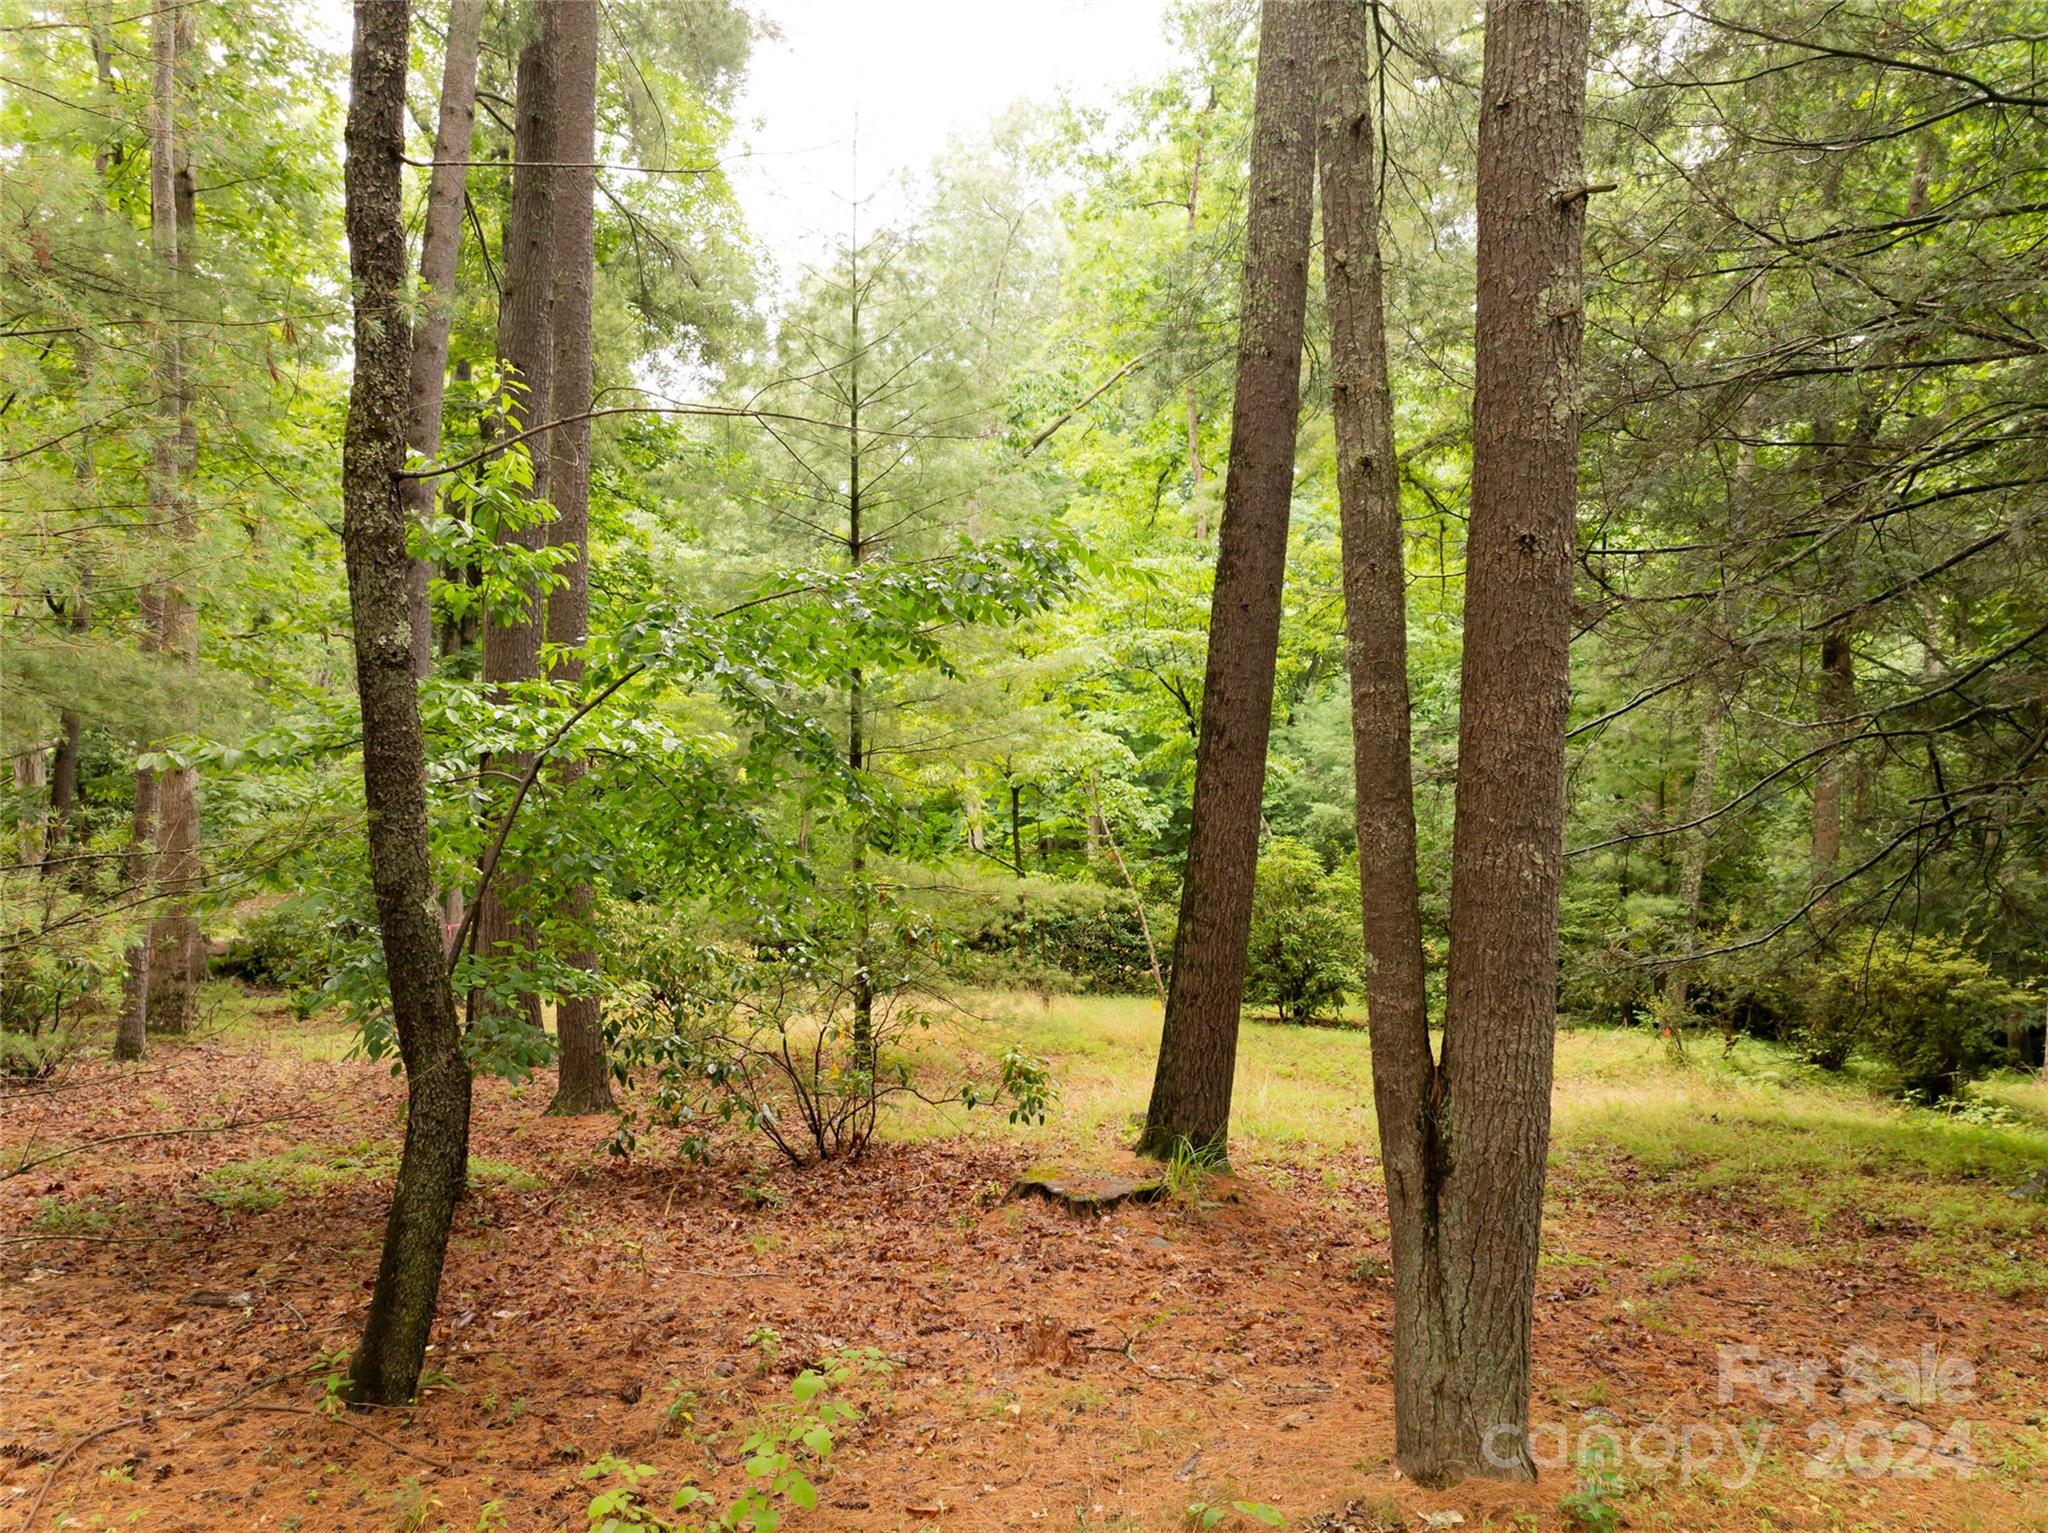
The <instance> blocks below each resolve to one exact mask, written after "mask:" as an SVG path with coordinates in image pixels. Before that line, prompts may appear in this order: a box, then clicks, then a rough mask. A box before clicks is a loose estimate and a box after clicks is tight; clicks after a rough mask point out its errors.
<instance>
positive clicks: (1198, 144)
mask: <svg viewBox="0 0 2048 1533" xmlns="http://www.w3.org/2000/svg"><path fill="white" fill-rule="evenodd" d="M1215 115H1216V92H1215V89H1214V88H1213V87H1212V88H1211V89H1210V91H1209V100H1208V102H1207V104H1206V105H1204V106H1203V108H1202V125H1201V127H1200V128H1198V129H1197V130H1196V132H1195V157H1194V162H1193V163H1192V164H1190V165H1189V166H1188V254H1189V256H1190V257H1192V256H1193V255H1194V251H1195V239H1196V234H1197V231H1198V230H1199V228H1200V221H1199V219H1198V218H1197V212H1198V210H1199V209H1200V207H1201V202H1202V158H1203V155H1204V153H1205V152H1206V150H1207V149H1208V147H1209V123H1210V120H1211V119H1212V118H1214V117H1215ZM1187 396H1188V400H1187V403H1188V485H1189V494H1190V495H1191V496H1192V497H1193V499H1194V502H1195V541H1196V542H1198V543H1206V542H1208V541H1209V504H1208V502H1207V501H1206V500H1204V499H1203V498H1202V486H1203V484H1204V483H1206V482H1207V480H1208V477H1209V476H1208V474H1207V472H1206V471H1205V470H1204V468H1203V466H1202V413H1201V410H1200V407H1199V406H1198V404H1197V402H1196V399H1195V380H1194V375H1193V374H1190V375H1189V376H1188V382H1187Z"/></svg>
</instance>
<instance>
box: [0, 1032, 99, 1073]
mask: <svg viewBox="0 0 2048 1533" xmlns="http://www.w3.org/2000/svg"><path fill="white" fill-rule="evenodd" d="M78 1045H79V1037H78V1034H76V1033H74V1032H71V1031H70V1030H69V1029H60V1030H58V1031H55V1032H44V1033H17V1032H12V1031H9V1030H8V1029H6V1028H0V1081H11V1082H13V1083H14V1084H16V1085H21V1086H26V1085H29V1084H31V1083H33V1082H35V1081H40V1080H47V1079H49V1077H51V1076H53V1075H55V1074H56V1073H57V1072H58V1070H60V1069H61V1068H62V1067H63V1065H64V1061H65V1060H67V1059H69V1058H70V1057H71V1056H72V1054H74V1053H75V1052H77V1049H78Z"/></svg>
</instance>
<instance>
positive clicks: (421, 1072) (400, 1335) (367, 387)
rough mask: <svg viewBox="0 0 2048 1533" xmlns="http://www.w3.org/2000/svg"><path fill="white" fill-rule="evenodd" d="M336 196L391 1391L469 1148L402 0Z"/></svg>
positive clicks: (393, 1401) (412, 1347)
mask: <svg viewBox="0 0 2048 1533" xmlns="http://www.w3.org/2000/svg"><path fill="white" fill-rule="evenodd" d="M355 18H356V22H355V25H356V30H355V51H354V56H353V60H352V64H351V70H350V86H351V89H350V95H349V110H348V128H347V143H348V168H347V176H346V210H347V228H348V247H349V249H348V253H349V274H350V276H351V277H352V278H353V279H354V286H355V378H354V381H353V384H352V386H351V388H350V390H349V403H348V425H347V432H346V435H345V437H344V438H343V443H342V471H341V472H342V546H343V550H344V552H345V554H346V557H347V562H348V591H349V613H350V617H351V618H352V620H353V623H354V628H355V658H356V690H357V693H358V695H359V697H360V698H361V701H362V715H363V796H364V801H365V804H366V806H367V808H368V810H369V832H368V835H369V852H370V882H371V885H372V888H373V890H374V892H375V896H376V904H377V928H378V933H379V936H380V937H381V939H382V941H383V947H384V968H385V974H386V976H387V980H388V982H389V984H390V987H391V1011H392V1020H393V1023H394V1026H395V1030H396V1032H397V1034H398V1048H399V1054H400V1056H401V1057H402V1058H403V1060H404V1062H405V1085H406V1109H407V1110H406V1118H405V1148H404V1150H403V1152H402V1153H401V1155H400V1158H399V1164H398V1181H397V1185H396V1187H395V1188H394V1189H393V1192H392V1197H391V1214H390V1219H389V1221H388V1222H387V1223H386V1225H385V1229H384V1254H383V1258H382V1260H381V1261H380V1262H379V1264H378V1267H377V1282H376V1287H375V1288H374V1289H373V1290H372V1292H371V1295H370V1312H369V1316H368V1318H367V1319H366V1320H365V1322H364V1325H363V1336H362V1340H361V1341H360V1342H359V1343H358V1344H357V1346H356V1350H355V1355H354V1357H353V1358H352V1359H351V1360H350V1362H349V1383H348V1396H349V1398H350V1399H351V1400H352V1401H354V1402H356V1403H358V1404H363V1405H400V1404H403V1403H404V1402H406V1401H407V1400H410V1399H411V1398H412V1396H413V1393H414V1391H415V1389H416V1388H417V1386H418V1383H419V1375H420V1365H421V1362H422V1361H423V1360H424V1359H425V1356H426V1350H427V1334H428V1331H429V1329H430V1328H431V1327H432V1325H433V1320H434V1304H435V1300H436V1298H437V1297H438V1296H439V1293H440V1288H441V1266H442V1262H443V1259H444V1258H445V1257H446V1255H447V1251H448V1231H449V1228H450V1226H451V1224H452V1223H453V1222H454V1218H455V1201H456V1198H457V1197H458V1196H459V1195H460V1194H461V1191H462V1185H463V1178H464V1174H465V1171H466V1169H467V1166H468V1157H469V1100H470V1073H469V1061H468V1060H467V1059H466V1058H465V1057H464V1055H463V1052H462V1036H461V1033H460V1031H459V1029H458V1028H457V1025H456V1020H455V1001H454V997H453V996H452V995H451V994H450V992H449V987H448V970H447V967H446V964H445V962H444V960H443V956H442V951H441V925H440V921H439V920H438V919H437V918H436V915H435V911H434V872H433V863H432V859H431V857H430V856H429V849H428V842H427V796H426V779H427V773H426V746H425V741H424V739H423V737H422V734H421V730H420V708H419V691H418V685H417V683H416V681H415V680H414V676H413V652H412V615H411V592H412V560H411V559H410V557H409V556H408V555H407V552H406V523H407V518H406V510H405V503H404V498H403V496H402V494H401V493H400V488H399V486H400V481H399V479H398V473H399V470H400V469H401V468H402V467H403V466H404V462H405V426H406V375H407V362H408V354H409V350H410V344H411V342H410V334H409V329H408V324H407V319H406V313H405V307H404V289H405V264H406V262H405V227H404V224H403V222H402V197H401V191H402V180H401V156H402V155H403V154H404V152H405V71H406V59H407V51H408V33H409V31H410V28H411V10H410V6H409V4H408V0H357V3H356V12H355Z"/></svg>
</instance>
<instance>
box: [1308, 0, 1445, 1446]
mask: <svg viewBox="0 0 2048 1533" xmlns="http://www.w3.org/2000/svg"><path fill="white" fill-rule="evenodd" d="M1320 13H1321V15H1322V17H1323V20H1324V24H1325V32H1324V46H1323V49H1322V58H1321V61H1320V74H1321V77H1322V111H1321V132H1320V136H1319V140H1318V144H1317V158H1318V161H1319V163H1320V167H1321V175H1322V192H1323V286H1324V291H1325V293H1326V294H1327V297H1328V307H1329V314H1330V389H1331V405H1332V413H1333V415H1334V417H1335V424H1336V431H1337V507H1338V525H1339V530H1340V532H1341V533H1342V536H1343V548H1344V634H1345V646H1346V654H1345V659H1346V664H1347V667H1348V669H1349V671H1350V676H1351V742H1352V764H1353V770H1354V774H1355V776H1356V780H1357V800H1356V803H1357V828H1358V875H1359V877H1358V882H1359V894H1360V896H1361V899H1362V904H1363V907H1364V930H1365V951H1366V956H1367V958H1368V960H1369V963H1368V966H1367V972H1368V977H1367V979H1366V1021H1367V1026H1368V1027H1369V1029H1370V1037H1371V1042H1372V1060H1373V1069H1372V1083H1373V1097H1374V1109H1375V1112H1376V1114H1377V1116H1378V1121H1379V1130H1380V1163H1381V1169H1382V1171H1383V1173H1384V1174H1385V1176H1386V1182H1387V1212H1388V1228H1389V1236H1390V1244H1391V1247H1392V1253H1393V1268H1394V1326H1395V1337H1396V1350H1395V1355H1394V1367H1395V1378H1394V1401H1395V1411H1396V1415H1397V1422H1396V1434H1397V1438H1398V1439H1399V1441H1400V1442H1401V1443H1403V1444H1404V1445H1406V1446H1405V1447H1404V1456H1403V1458H1402V1461H1401V1463H1402V1468H1403V1469H1404V1470H1405V1471H1408V1472H1410V1473H1412V1472H1414V1471H1415V1469H1416V1468H1417V1467H1418V1465H1420V1467H1423V1468H1425V1469H1426V1468H1428V1467H1429V1466H1428V1464H1427V1461H1426V1460H1416V1461H1413V1462H1411V1459H1410V1457H1409V1456H1408V1455H1409V1454H1410V1453H1412V1439H1413V1436H1414V1433H1415V1431H1416V1427H1415V1425H1414V1424H1413V1423H1412V1422H1411V1421H1410V1419H1409V1418H1411V1417H1413V1416H1414V1414H1415V1394H1416V1390H1417V1387H1418V1378H1417V1375H1418V1372H1420V1371H1421V1370H1420V1369H1419V1368H1418V1364H1419V1362H1420V1360H1421V1358H1422V1357H1423V1356H1424V1355H1425V1353H1426V1349H1427V1348H1428V1346H1429V1344H1430V1339H1429V1335H1428V1331H1427V1327H1426V1322H1427V1320H1428V1317H1429V1316H1430V1315H1431V1314H1432V1310H1433V1306H1434V1297H1435V1296H1434V1294H1433V1292H1432V1284H1433V1282H1434V1279H1435V1274H1436V1270H1437V1261H1438V1258H1437V1254H1436V1252H1435V1250H1434V1249H1433V1246H1434V1242H1435V1239H1436V1227H1435V1209H1436V1205H1435V1193H1436V1188H1435V1177H1436V1168H1435V1167H1434V1165H1433V1163H1432V1150H1433V1146H1432V1144H1431V1140H1430V1136H1429V1134H1428V1133H1427V1131H1426V1130H1425V1127H1424V1123H1425V1112H1426V1110H1427V1108H1426V1104H1428V1103H1429V1102H1430V1101H1431V1100H1432V1099H1433V1097H1434V1096H1435V1094H1436V1092H1437V1089H1438V1087H1437V1081H1438V1070H1437V1063H1436V1058H1435V1055H1434V1054H1433V1053H1432V1051H1431V1048H1430V1039H1429V1001H1428V992H1427V988H1426V982H1425V969H1424V965H1423V955H1422V911H1421V904H1420V898H1419V890H1418V884H1417V876H1416V862H1417V858H1416V846H1415V790H1414V777H1413V770H1414V769H1413V765H1412V762H1413V757H1412V754H1411V746H1412V741H1411V734H1410V727H1409V695H1408V594H1407V563H1406V559H1405V555H1404V550H1403V542H1402V532H1401V481H1400V472H1399V464H1398V462H1397V461H1396V458H1395V451H1394V401H1393V393H1392V389H1391V387H1390V384H1389V380H1388V372H1387V341H1386V320H1385V314H1384V298H1383V293H1382V288H1381V279H1380V249H1379V209H1378V207H1377V206H1376V201H1377V198H1376V189H1375V188H1376V168H1375V166H1374V163H1373V116H1372V100H1371V95H1370V89H1371V86H1370V81H1371V73H1370V69H1371V38H1370V35H1369V34H1370V22H1369V19H1368V17H1367V15H1366V11H1365V8H1364V7H1363V6H1362V5H1349V4H1342V3H1326V4H1324V5H1322V6H1321V7H1320Z"/></svg>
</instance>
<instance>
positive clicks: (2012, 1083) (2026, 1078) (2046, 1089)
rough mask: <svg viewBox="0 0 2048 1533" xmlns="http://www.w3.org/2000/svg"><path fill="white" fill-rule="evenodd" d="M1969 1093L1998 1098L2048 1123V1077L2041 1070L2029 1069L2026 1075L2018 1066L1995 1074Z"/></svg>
mask: <svg viewBox="0 0 2048 1533" xmlns="http://www.w3.org/2000/svg"><path fill="white" fill-rule="evenodd" d="M1970 1094H1971V1096H1972V1097H1976V1098H1981V1099H1982V1100H1984V1101H1987V1102H1995V1103H1996V1104H1997V1105H1999V1106H2000V1107H2003V1108H2005V1109H2006V1110H2007V1111H2008V1112H2011V1113H2014V1114H2016V1115H2018V1116H2019V1117H2021V1118H2024V1119H2027V1120H2029V1121H2031V1122H2034V1123H2039V1124H2042V1125H2048V1077H2044V1076H2043V1075H2042V1074H2041V1073H2040V1071H2038V1070H2029V1071H2027V1072H2026V1073H2025V1074H2024V1075H2022V1074H2021V1073H2020V1072H2019V1071H2017V1070H2014V1071H2009V1072H2007V1073H2005V1074H2002V1075H1994V1076H1992V1077H1991V1078H1990V1079H1989V1080H1983V1081H1979V1082H1978V1083H1977V1084H1976V1085H1975V1086H1972V1087H1971V1088H1970Z"/></svg>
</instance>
